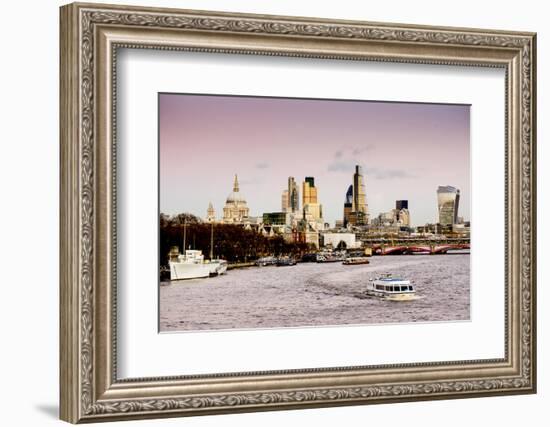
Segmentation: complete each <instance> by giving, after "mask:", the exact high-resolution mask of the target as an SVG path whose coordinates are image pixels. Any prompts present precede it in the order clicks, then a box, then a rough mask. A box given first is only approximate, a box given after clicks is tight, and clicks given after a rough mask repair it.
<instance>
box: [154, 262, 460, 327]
mask: <svg viewBox="0 0 550 427" xmlns="http://www.w3.org/2000/svg"><path fill="white" fill-rule="evenodd" d="M370 260H371V263H370V264H368V265H354V266H346V265H342V264H341V263H327V264H317V263H301V264H298V265H296V266H292V267H261V268H259V267H251V268H244V269H239V270H230V271H228V273H227V274H226V275H224V276H219V277H213V278H208V279H196V280H188V281H181V282H163V283H161V287H160V330H161V331H165V332H166V331H191V330H211V329H251V328H279V327H298V326H322V325H349V324H368V323H395V322H426V321H452V320H469V318H470V255H469V254H448V255H431V256H430V255H393V256H383V257H373V258H370ZM384 272H391V273H393V274H394V275H395V276H399V277H402V278H405V279H409V280H411V281H412V282H413V283H414V284H415V285H416V290H417V295H419V296H422V299H418V300H415V301H406V302H391V301H384V300H380V299H376V298H370V297H366V296H365V295H364V293H363V292H364V288H365V284H366V282H367V280H368V279H369V278H370V277H375V276H376V275H377V274H379V273H384Z"/></svg>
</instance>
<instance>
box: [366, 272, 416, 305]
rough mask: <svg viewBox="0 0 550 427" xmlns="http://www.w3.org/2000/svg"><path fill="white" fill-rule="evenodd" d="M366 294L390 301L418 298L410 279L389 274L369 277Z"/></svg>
mask: <svg viewBox="0 0 550 427" xmlns="http://www.w3.org/2000/svg"><path fill="white" fill-rule="evenodd" d="M366 294H367V295H369V296H373V297H378V298H383V299H387V300H390V301H410V300H414V299H418V298H419V297H418V296H417V295H416V290H415V288H414V286H413V285H412V284H411V282H410V280H405V279H401V278H397V277H392V275H391V274H385V275H383V276H380V277H377V278H375V279H369V282H368V283H367V289H366Z"/></svg>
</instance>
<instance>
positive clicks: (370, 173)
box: [365, 168, 416, 180]
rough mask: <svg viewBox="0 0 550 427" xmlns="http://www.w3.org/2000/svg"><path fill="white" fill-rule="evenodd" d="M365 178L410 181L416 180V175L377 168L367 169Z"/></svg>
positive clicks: (399, 170)
mask: <svg viewBox="0 0 550 427" xmlns="http://www.w3.org/2000/svg"><path fill="white" fill-rule="evenodd" d="M365 175H367V177H371V178H374V179H380V180H382V179H411V178H416V175H414V174H412V173H410V172H409V171H405V170H401V169H378V168H367V170H366V171H365Z"/></svg>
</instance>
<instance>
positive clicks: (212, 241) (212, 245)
mask: <svg viewBox="0 0 550 427" xmlns="http://www.w3.org/2000/svg"><path fill="white" fill-rule="evenodd" d="M210 259H211V260H212V259H214V223H212V224H211V225H210Z"/></svg>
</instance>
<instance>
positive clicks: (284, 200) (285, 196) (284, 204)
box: [281, 190, 288, 212]
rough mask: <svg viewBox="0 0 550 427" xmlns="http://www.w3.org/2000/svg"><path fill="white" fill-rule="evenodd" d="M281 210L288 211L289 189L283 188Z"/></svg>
mask: <svg viewBox="0 0 550 427" xmlns="http://www.w3.org/2000/svg"><path fill="white" fill-rule="evenodd" d="M281 211H283V212H288V190H283V194H282V195H281Z"/></svg>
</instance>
